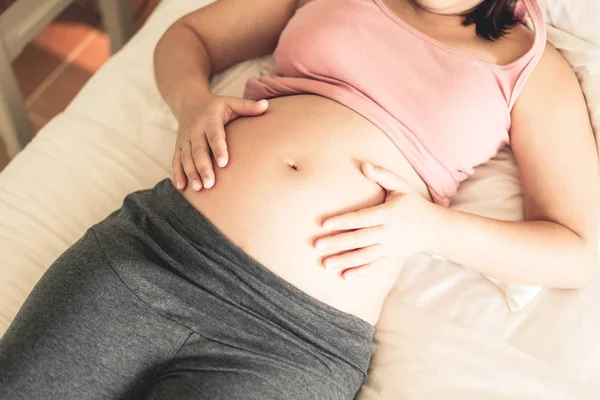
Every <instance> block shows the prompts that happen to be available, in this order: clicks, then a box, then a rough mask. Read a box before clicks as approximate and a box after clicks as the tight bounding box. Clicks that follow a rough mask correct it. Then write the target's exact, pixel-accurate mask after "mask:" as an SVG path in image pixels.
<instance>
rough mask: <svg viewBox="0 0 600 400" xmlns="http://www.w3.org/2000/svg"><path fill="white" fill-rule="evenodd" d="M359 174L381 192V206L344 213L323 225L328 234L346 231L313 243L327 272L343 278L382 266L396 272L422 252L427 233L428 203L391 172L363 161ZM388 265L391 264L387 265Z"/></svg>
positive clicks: (324, 222)
mask: <svg viewBox="0 0 600 400" xmlns="http://www.w3.org/2000/svg"><path fill="white" fill-rule="evenodd" d="M361 169H362V171H363V173H364V175H365V176H366V177H367V178H368V179H370V180H372V181H373V182H375V183H377V184H379V185H380V186H381V187H382V188H383V189H385V191H386V196H385V200H384V202H383V203H382V204H379V205H376V206H374V207H368V208H363V209H362V210H358V211H353V212H349V213H346V214H342V215H338V216H335V217H330V218H327V219H326V220H325V221H323V227H324V228H325V229H327V230H330V231H346V232H343V233H335V234H333V235H331V236H327V237H322V238H320V239H318V240H317V241H316V242H315V247H316V248H317V250H318V251H320V253H321V254H323V255H325V254H334V255H332V256H328V257H326V258H325V259H324V265H325V267H326V268H327V269H328V270H332V271H336V272H338V273H340V272H341V276H342V278H344V279H348V278H355V277H358V276H361V275H365V274H368V273H370V272H371V271H376V270H378V269H382V268H383V265H382V264H388V265H387V266H389V267H391V268H397V269H398V270H400V268H401V267H402V263H403V262H404V260H405V259H406V258H408V257H409V256H411V255H413V254H415V253H417V252H420V251H423V250H425V247H426V246H425V240H426V238H427V237H428V236H429V235H430V234H431V232H430V231H429V232H428V224H427V223H425V222H426V221H427V220H428V218H427V214H428V213H429V212H430V210H431V206H432V204H431V203H430V202H428V201H427V200H426V199H424V198H423V197H422V196H421V195H420V194H419V193H418V192H416V191H415V190H414V189H413V188H412V187H411V186H410V185H409V184H408V183H407V182H406V181H405V180H404V179H402V178H401V177H400V176H398V175H396V174H394V173H393V172H391V171H389V170H387V169H385V168H382V167H375V166H373V165H371V164H369V163H367V162H363V163H362V165H361ZM389 263H393V265H389Z"/></svg>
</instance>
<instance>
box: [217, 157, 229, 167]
mask: <svg viewBox="0 0 600 400" xmlns="http://www.w3.org/2000/svg"><path fill="white" fill-rule="evenodd" d="M226 164H227V157H225V156H219V157H218V158H217V165H218V166H219V167H224V166H225V165H226Z"/></svg>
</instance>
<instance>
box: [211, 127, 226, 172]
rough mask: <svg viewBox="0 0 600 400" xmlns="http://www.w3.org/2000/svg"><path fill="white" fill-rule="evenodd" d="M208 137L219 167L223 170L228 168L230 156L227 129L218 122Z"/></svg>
mask: <svg viewBox="0 0 600 400" xmlns="http://www.w3.org/2000/svg"><path fill="white" fill-rule="evenodd" d="M207 137H208V145H209V146H210V148H211V150H212V153H213V155H214V157H215V160H216V161H217V165H218V166H219V167H221V168H222V167H224V166H226V165H227V161H228V160H229V155H228V154H227V140H226V134H225V127H224V126H223V125H222V124H220V123H218V122H217V123H215V124H214V125H212V126H211V127H210V133H209V134H207Z"/></svg>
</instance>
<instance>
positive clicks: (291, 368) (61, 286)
mask: <svg viewBox="0 0 600 400" xmlns="http://www.w3.org/2000/svg"><path fill="white" fill-rule="evenodd" d="M373 334H374V327H373V326H372V325H370V324H369V323H367V322H365V321H363V320H361V319H359V318H357V317H355V316H352V315H349V314H346V313H344V312H342V311H339V310H337V309H335V308H333V307H330V306H328V305H326V304H324V303H322V302H320V301H318V300H316V299H314V298H312V297H310V296H308V295H307V294H306V293H304V292H302V291H300V290H299V289H297V288H296V287H294V286H292V285H291V284H289V283H288V282H286V281H284V280H282V279H281V278H279V277H278V276H277V275H275V274H274V273H272V272H270V271H269V270H267V269H266V268H265V267H263V266H262V265H260V264H259V263H258V262H257V261H256V260H254V259H252V258H251V257H250V256H248V255H247V254H246V253H244V252H243V251H242V250H241V249H240V248H239V247H237V246H235V244H233V243H232V242H231V241H230V240H228V239H227V238H226V237H225V236H224V235H223V234H222V233H221V232H220V231H219V230H218V229H217V228H216V227H215V226H214V225H213V224H212V223H211V222H210V221H209V220H208V219H206V217H204V216H202V215H201V214H200V213H198V212H197V211H196V210H195V209H194V208H193V207H192V206H191V205H190V204H189V203H188V202H187V201H186V200H185V199H184V198H183V197H182V196H181V195H180V194H179V193H178V192H177V191H176V190H175V189H173V187H172V185H171V183H170V181H169V180H167V179H165V180H163V181H161V182H160V183H158V184H157V185H156V186H155V187H154V188H153V189H150V190H144V191H139V192H135V193H132V194H130V195H128V196H127V197H126V198H125V201H124V203H123V206H122V207H121V208H120V209H119V210H117V211H115V212H114V213H112V214H111V215H110V216H109V217H107V218H106V219H105V220H104V221H102V222H100V223H98V224H96V225H95V226H93V227H92V228H90V229H89V230H88V231H87V232H86V234H85V235H84V236H83V237H82V238H81V239H80V240H79V241H78V242H76V243H75V244H74V245H73V246H72V247H71V248H69V249H68V250H67V251H66V252H65V253H64V254H63V255H61V256H60V257H59V258H58V260H56V262H55V263H54V264H53V265H52V266H51V267H50V268H49V270H48V271H47V272H46V274H45V275H44V276H43V277H42V279H41V280H40V282H39V283H38V284H37V285H36V287H35V288H34V290H33V292H32V293H31V295H30V296H29V297H28V299H27V301H26V302H25V304H24V305H23V307H22V308H21V310H20V311H19V313H18V315H17V317H16V319H15V320H14V321H13V323H12V325H11V326H10V327H9V329H8V331H7V332H6V334H5V335H4V337H3V338H2V340H1V341H0V399H10V400H16V399H27V400H30V399H44V400H46V399H61V400H65V399H78V400H80V399H117V398H118V399H122V398H127V399H129V398H148V399H215V400H217V399H257V400H258V399H260V400H269V399H315V400H326V399H352V398H354V396H355V395H356V393H357V392H358V390H359V389H360V387H361V385H362V384H363V382H364V380H365V376H366V373H367V370H368V366H369V362H370V360H371V357H372V355H373V352H374V349H375V345H374V343H373Z"/></svg>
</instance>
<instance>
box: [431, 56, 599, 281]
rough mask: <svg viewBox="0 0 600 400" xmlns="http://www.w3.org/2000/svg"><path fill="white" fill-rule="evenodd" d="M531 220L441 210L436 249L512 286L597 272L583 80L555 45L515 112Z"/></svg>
mask: <svg viewBox="0 0 600 400" xmlns="http://www.w3.org/2000/svg"><path fill="white" fill-rule="evenodd" d="M511 147H512V149H513V152H514V154H515V158H516V161H517V165H518V167H519V171H520V175H521V183H522V187H523V197H524V208H525V210H524V211H525V219H526V221H525V222H504V221H498V220H493V219H488V218H484V217H479V216H475V215H471V214H466V213H462V212H459V211H453V210H449V209H442V208H440V207H437V206H436V207H435V209H434V211H433V212H434V215H435V216H436V217H435V218H434V219H433V221H436V222H434V226H432V227H431V228H430V229H431V230H432V232H434V233H435V237H434V238H433V240H432V241H431V242H430V246H429V249H428V250H430V251H432V252H434V253H438V254H440V255H442V256H444V257H446V258H447V259H449V260H452V261H454V262H456V263H459V264H462V265H464V266H467V267H469V268H472V269H473V270H476V271H479V272H480V273H482V274H484V275H487V276H490V277H492V278H496V279H498V280H500V281H503V282H506V283H521V284H531V285H541V286H548V287H556V288H577V287H580V286H582V285H583V284H585V283H586V282H587V281H588V280H589V279H590V277H591V276H592V274H593V271H594V269H595V268H596V258H597V246H598V221H599V207H600V179H599V174H598V160H597V155H596V154H597V153H596V146H595V142H594V135H593V132H592V129H591V126H590V121H589V116H588V113H587V108H586V104H585V100H584V97H583V95H582V92H581V88H580V86H579V82H578V81H577V78H576V76H575V74H574V73H573V71H572V69H571V67H570V66H569V65H568V64H567V62H566V61H565V60H564V58H563V57H562V56H561V55H560V54H559V53H558V51H557V50H556V49H554V48H553V47H552V46H551V45H547V47H546V50H545V52H544V55H543V57H542V59H541V61H540V62H539V64H538V66H537V67H536V69H535V70H534V72H533V73H532V75H531V76H530V77H529V79H528V81H527V83H526V85H525V87H524V88H523V91H522V93H521V95H520V96H519V99H518V101H517V102H516V104H515V107H514V110H513V112H512V129H511Z"/></svg>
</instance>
